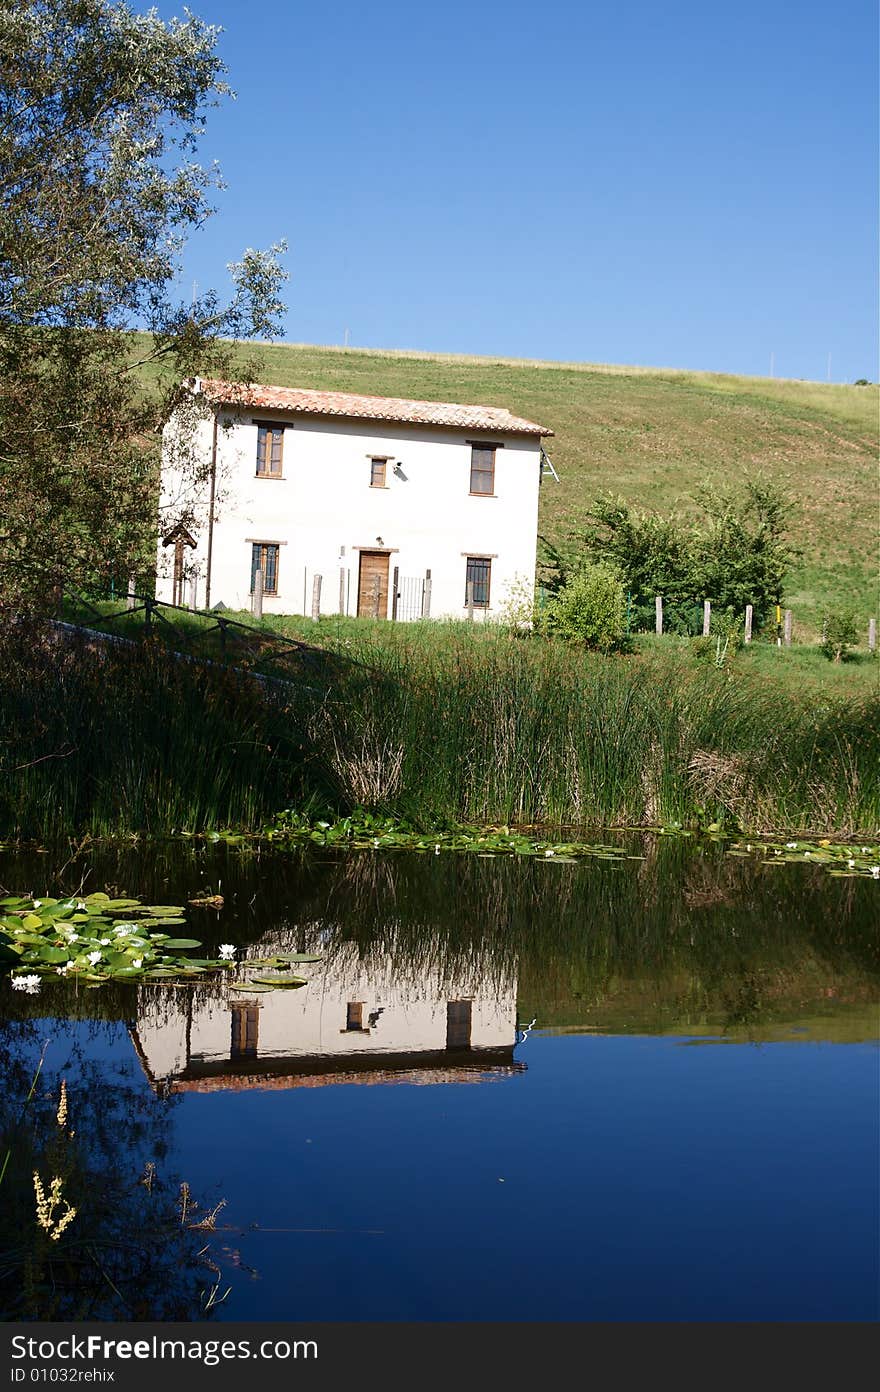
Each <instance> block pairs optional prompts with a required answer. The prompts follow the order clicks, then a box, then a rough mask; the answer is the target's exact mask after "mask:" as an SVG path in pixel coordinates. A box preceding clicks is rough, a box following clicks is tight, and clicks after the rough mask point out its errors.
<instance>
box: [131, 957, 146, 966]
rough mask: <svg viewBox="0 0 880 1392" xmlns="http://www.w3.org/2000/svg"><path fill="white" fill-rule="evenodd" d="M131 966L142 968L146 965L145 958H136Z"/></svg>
mask: <svg viewBox="0 0 880 1392" xmlns="http://www.w3.org/2000/svg"><path fill="white" fill-rule="evenodd" d="M131 965H132V966H133V967H142V966H143V965H144V959H143V957H135V958H134V959H133V960H132V964H131Z"/></svg>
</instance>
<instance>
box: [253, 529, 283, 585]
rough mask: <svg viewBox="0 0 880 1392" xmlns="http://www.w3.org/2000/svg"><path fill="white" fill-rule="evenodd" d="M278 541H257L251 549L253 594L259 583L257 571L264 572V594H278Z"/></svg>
mask: <svg viewBox="0 0 880 1392" xmlns="http://www.w3.org/2000/svg"><path fill="white" fill-rule="evenodd" d="M280 549H281V548H280V547H279V545H278V543H277V542H276V541H255V542H254V544H253V546H252V547H251V594H253V592H254V587H255V586H256V583H257V571H258V570H259V571H261V572H262V576H263V594H265V595H274V594H277V593H278V552H279V550H280Z"/></svg>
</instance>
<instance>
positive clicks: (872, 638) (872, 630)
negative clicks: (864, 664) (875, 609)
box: [868, 619, 877, 652]
mask: <svg viewBox="0 0 880 1392" xmlns="http://www.w3.org/2000/svg"><path fill="white" fill-rule="evenodd" d="M876 651H877V620H876V619H869V620H868V652H876Z"/></svg>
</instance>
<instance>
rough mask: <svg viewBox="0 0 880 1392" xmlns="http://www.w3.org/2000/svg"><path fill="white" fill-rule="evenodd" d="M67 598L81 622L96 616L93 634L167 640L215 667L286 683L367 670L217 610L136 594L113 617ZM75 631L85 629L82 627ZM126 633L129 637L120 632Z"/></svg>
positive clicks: (81, 598)
mask: <svg viewBox="0 0 880 1392" xmlns="http://www.w3.org/2000/svg"><path fill="white" fill-rule="evenodd" d="M64 598H65V600H66V601H67V603H68V604H69V605H70V606H72V609H73V617H74V618H75V619H80V618H81V617H82V616H83V615H84V614H85V615H90V616H91V619H92V623H91V625H90V626H89V627H90V630H91V631H92V632H95V631H99V632H103V633H106V634H108V636H111V637H113V636H118V637H125V638H132V637H135V638H137V637H145V638H146V637H151V636H153V635H155V636H160V635H161V637H163V638H164V639H166V640H168V644H169V646H170V647H173V650H175V651H177V652H180V653H182V654H184V655H186V656H190V657H198V658H203V659H206V660H209V661H216V660H218V659H219V660H221V661H223V662H226V663H230V664H234V665H236V666H239V667H249V668H253V669H256V668H257V667H259V668H260V669H261V670H264V669H269V672H270V674H271V671H272V670H273V669H275V670H276V671H277V672H278V674H279V675H282V676H284V677H291V676H294V675H296V674H297V673H305V672H312V673H314V672H315V671H316V670H317V669H320V670H326V669H327V668H328V667H335V668H337V669H338V668H340V667H354V666H363V665H364V664H362V663H359V662H358V661H357V660H356V659H355V658H352V657H349V656H347V655H342V654H340V653H335V652H331V651H330V650H329V649H328V648H322V647H318V646H317V645H316V644H314V643H306V642H304V641H303V640H302V639H299V638H289V637H288V636H287V635H286V634H283V633H275V632H273V631H272V630H271V629H266V628H256V627H254V626H253V625H252V624H246V623H242V622H241V621H240V620H239V619H232V618H229V617H228V616H227V615H225V614H222V613H218V612H217V611H216V610H213V609H191V608H188V607H187V606H185V605H181V604H169V603H167V602H166V601H164V600H159V599H155V598H154V597H153V596H152V595H142V594H137V593H136V592H135V591H134V590H129V592H128V595H127V596H126V606H125V609H124V610H121V611H116V612H110V613H107V612H106V611H105V610H104V609H102V608H101V607H99V605H98V604H96V603H94V602H92V601H91V600H89V599H87V598H86V597H85V595H82V594H80V593H79V591H76V590H71V589H67V590H65V593H64ZM139 614H142V615H143V620H142V623H141V624H140V625H133V624H132V622H131V621H132V619H136V618H137V616H138V615H139ZM184 619H185V620H186V621H185V622H184V621H183V620H184ZM71 626H72V627H75V628H84V625H83V624H82V623H73V624H72V625H71ZM120 629H121V630H123V631H122V632H120V631H119V630H120Z"/></svg>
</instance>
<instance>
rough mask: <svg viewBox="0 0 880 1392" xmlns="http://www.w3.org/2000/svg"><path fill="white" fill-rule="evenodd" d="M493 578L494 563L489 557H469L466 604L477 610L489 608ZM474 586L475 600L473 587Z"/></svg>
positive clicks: (465, 589) (465, 587) (465, 594)
mask: <svg viewBox="0 0 880 1392" xmlns="http://www.w3.org/2000/svg"><path fill="white" fill-rule="evenodd" d="M491 578H492V562H491V561H490V560H489V558H488V557H487V556H468V558H467V570H466V572H465V584H464V602H465V604H471V603H473V605H474V606H475V608H477V609H488V607H489V582H490V580H491ZM472 585H473V587H474V588H473V599H472V598H471V586H472Z"/></svg>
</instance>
